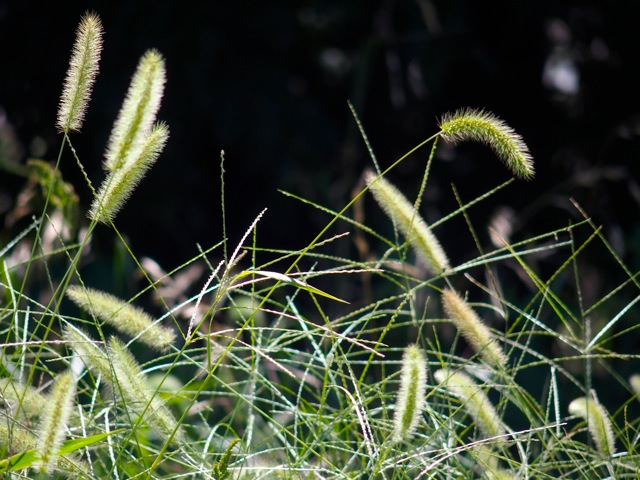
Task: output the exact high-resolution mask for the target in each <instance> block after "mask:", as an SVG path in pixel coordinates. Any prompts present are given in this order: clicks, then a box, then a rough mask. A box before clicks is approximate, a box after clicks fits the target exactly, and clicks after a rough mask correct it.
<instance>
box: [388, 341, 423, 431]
mask: <svg viewBox="0 0 640 480" xmlns="http://www.w3.org/2000/svg"><path fill="white" fill-rule="evenodd" d="M426 389H427V361H426V359H425V357H424V353H423V352H422V350H421V349H420V347H418V346H417V345H411V346H409V347H407V348H406V350H405V351H404V354H403V355H402V368H401V370H400V390H399V391H398V397H397V400H396V406H395V412H394V416H393V427H394V431H393V440H394V441H396V442H399V441H401V440H408V439H410V438H411V437H412V436H413V434H414V432H415V430H416V427H417V426H418V422H419V421H420V416H421V414H422V410H423V409H424V405H425V392H426Z"/></svg>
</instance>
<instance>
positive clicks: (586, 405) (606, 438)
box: [569, 397, 616, 457]
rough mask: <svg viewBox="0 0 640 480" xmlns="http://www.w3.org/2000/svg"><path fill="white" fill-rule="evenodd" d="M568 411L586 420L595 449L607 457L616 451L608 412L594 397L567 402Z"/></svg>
mask: <svg viewBox="0 0 640 480" xmlns="http://www.w3.org/2000/svg"><path fill="white" fill-rule="evenodd" d="M569 413H571V414H572V415H576V416H578V417H580V418H583V419H584V420H585V421H586V422H587V426H588V427H589V432H590V433H591V436H592V437H593V441H594V443H595V444H596V449H597V450H598V452H600V453H601V454H602V455H603V456H605V457H609V456H611V455H613V454H614V453H615V451H616V447H615V439H614V437H613V427H612V425H611V420H610V418H609V414H608V413H607V411H606V410H605V408H604V407H603V406H602V405H601V404H600V402H598V400H597V399H595V398H588V397H580V398H576V399H575V400H574V401H572V402H571V403H570V404H569Z"/></svg>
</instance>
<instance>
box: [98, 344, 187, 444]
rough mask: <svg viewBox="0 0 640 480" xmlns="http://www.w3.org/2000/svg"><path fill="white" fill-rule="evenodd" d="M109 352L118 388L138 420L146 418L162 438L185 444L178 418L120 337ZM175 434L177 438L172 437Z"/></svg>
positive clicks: (111, 345) (110, 345)
mask: <svg viewBox="0 0 640 480" xmlns="http://www.w3.org/2000/svg"><path fill="white" fill-rule="evenodd" d="M109 353H110V358H111V361H112V365H113V371H114V372H115V378H116V380H117V383H118V385H119V387H118V391H119V392H120V394H121V395H122V397H123V399H124V401H125V404H126V406H127V408H129V409H130V410H131V411H132V412H134V413H135V414H136V415H138V416H139V417H140V416H141V417H143V418H144V420H145V421H146V422H147V423H148V424H149V426H150V427H151V428H153V430H154V431H155V432H156V433H157V434H158V435H160V436H161V437H162V438H165V439H167V438H170V437H171V438H172V442H173V443H179V442H182V441H184V433H183V431H182V429H181V428H179V426H178V422H177V421H176V419H175V417H174V416H173V414H172V413H171V411H170V410H169V408H168V407H167V406H166V405H165V403H164V401H162V399H161V398H160V397H159V396H158V394H157V393H156V392H155V390H154V389H152V388H151V387H150V386H149V382H148V379H147V376H146V375H145V373H144V372H143V371H142V369H141V368H140V365H139V364H138V362H136V359H135V358H134V357H133V355H132V354H131V352H130V351H129V350H128V349H127V347H126V346H125V345H124V344H123V343H122V342H120V341H119V340H118V339H117V338H111V339H110V340H109ZM174 431H175V432H176V434H175V435H173V432H174ZM172 435H173V437H172Z"/></svg>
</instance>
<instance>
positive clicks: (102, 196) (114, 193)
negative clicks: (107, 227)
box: [88, 122, 169, 224]
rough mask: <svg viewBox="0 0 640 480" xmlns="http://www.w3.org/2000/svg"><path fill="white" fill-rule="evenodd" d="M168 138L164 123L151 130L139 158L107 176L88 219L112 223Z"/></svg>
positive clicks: (167, 128) (92, 205)
mask: <svg viewBox="0 0 640 480" xmlns="http://www.w3.org/2000/svg"><path fill="white" fill-rule="evenodd" d="M168 138H169V127H167V125H166V124H165V123H163V122H158V123H157V124H155V125H154V126H153V128H152V129H151V132H149V134H148V135H147V136H146V138H145V140H144V144H143V145H142V147H141V148H140V150H139V151H138V156H137V157H136V158H135V159H133V160H132V161H127V162H126V163H124V164H123V165H121V166H120V167H119V168H118V169H117V170H114V171H112V172H110V173H109V175H107V177H106V178H105V179H104V181H103V182H102V185H101V186H100V189H99V190H98V193H97V195H96V197H95V198H94V199H93V203H92V204H91V209H90V210H89V214H88V216H89V218H91V219H93V220H95V221H97V222H100V223H104V224H108V223H109V222H111V221H113V219H114V218H115V216H116V215H117V213H118V212H119V211H120V210H121V209H122V207H123V206H124V204H125V203H126V201H127V200H128V199H129V197H130V196H131V194H132V193H133V191H134V190H135V188H136V187H137V186H138V184H139V183H140V182H141V181H142V179H143V178H144V176H145V175H146V173H147V171H148V170H149V169H150V168H151V167H152V166H153V164H154V163H155V162H156V160H157V159H158V156H160V153H161V152H162V150H163V148H164V146H165V145H166V143H167V139H168Z"/></svg>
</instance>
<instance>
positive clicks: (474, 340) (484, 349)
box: [442, 288, 508, 371]
mask: <svg viewBox="0 0 640 480" xmlns="http://www.w3.org/2000/svg"><path fill="white" fill-rule="evenodd" d="M442 307H443V309H444V312H445V313H446V314H447V316H448V317H449V319H451V321H452V322H453V324H454V325H455V326H456V327H457V328H458V330H459V331H460V333H461V334H462V336H463V337H464V338H465V339H466V340H467V341H468V342H469V344H471V345H472V346H473V348H474V349H475V350H476V351H477V352H478V353H479V354H480V357H481V358H482V359H483V360H484V361H485V362H486V363H487V364H488V365H490V366H492V367H493V368H495V369H496V370H498V371H501V370H503V369H504V368H505V367H506V366H507V363H508V359H507V356H506V355H505V353H504V352H503V351H502V348H500V345H498V343H497V342H496V339H495V337H494V336H493V334H492V333H491V331H490V330H489V328H488V327H487V326H486V325H485V324H484V323H483V322H482V320H480V317H479V316H478V315H477V314H476V312H475V311H474V310H473V308H471V306H470V305H469V304H468V303H467V301H466V300H465V299H464V298H462V297H461V296H460V295H459V294H458V293H457V292H455V291H454V290H451V289H449V288H446V289H445V290H444V291H443V292H442Z"/></svg>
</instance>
